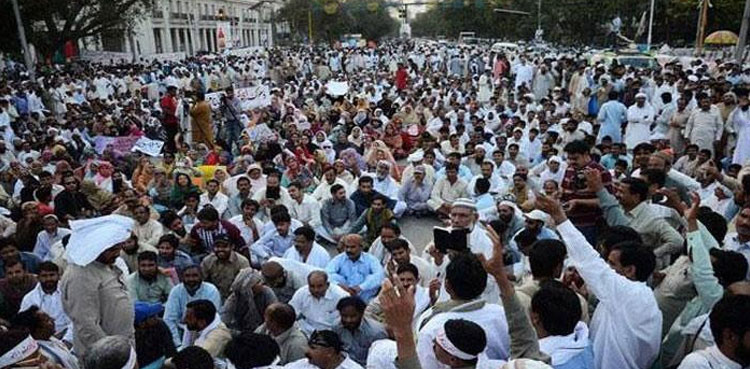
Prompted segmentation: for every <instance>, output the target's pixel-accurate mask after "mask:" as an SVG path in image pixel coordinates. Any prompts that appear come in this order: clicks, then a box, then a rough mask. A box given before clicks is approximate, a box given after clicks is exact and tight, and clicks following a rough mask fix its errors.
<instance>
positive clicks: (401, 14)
mask: <svg viewBox="0 0 750 369" xmlns="http://www.w3.org/2000/svg"><path fill="white" fill-rule="evenodd" d="M398 17H399V18H402V19H403V18H406V7H403V8H400V9H399V10H398Z"/></svg>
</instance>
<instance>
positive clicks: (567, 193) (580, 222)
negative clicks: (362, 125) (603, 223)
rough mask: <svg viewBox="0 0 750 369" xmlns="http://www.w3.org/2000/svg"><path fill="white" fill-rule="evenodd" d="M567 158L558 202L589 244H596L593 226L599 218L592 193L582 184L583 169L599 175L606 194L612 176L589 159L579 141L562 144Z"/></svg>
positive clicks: (589, 155)
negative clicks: (559, 201)
mask: <svg viewBox="0 0 750 369" xmlns="http://www.w3.org/2000/svg"><path fill="white" fill-rule="evenodd" d="M564 150H565V153H566V154H567V155H568V168H567V169H566V170H565V175H564V176H563V181H562V186H561V187H562V201H563V204H566V212H567V215H568V217H570V221H571V222H572V223H573V224H574V225H575V226H576V228H578V230H580V231H581V233H583V235H584V236H586V239H587V240H588V241H589V242H590V243H591V244H593V245H595V244H596V238H597V229H598V228H597V223H598V222H599V220H601V218H602V211H601V209H599V201H598V200H597V197H596V193H595V192H593V191H592V190H591V189H590V188H588V185H587V184H586V176H585V174H584V172H583V171H584V169H586V168H589V169H592V170H596V171H597V172H599V175H600V176H601V179H602V180H601V182H602V185H603V186H604V188H606V189H607V191H609V192H612V175H611V174H609V171H608V170H606V169H604V167H602V166H601V165H600V164H599V163H597V162H595V161H594V160H592V159H591V154H590V151H589V150H590V148H589V145H588V144H586V143H585V142H583V141H573V142H571V143H569V144H567V145H565V149H564Z"/></svg>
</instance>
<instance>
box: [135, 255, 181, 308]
mask: <svg viewBox="0 0 750 369" xmlns="http://www.w3.org/2000/svg"><path fill="white" fill-rule="evenodd" d="M156 259H157V258H156V253H155V252H153V251H144V252H142V253H140V254H138V271H136V272H135V273H132V274H130V275H129V276H128V278H127V279H126V280H125V282H126V283H127V284H128V292H130V299H131V300H132V301H133V302H136V301H143V302H148V303H160V304H163V303H164V302H166V301H167V297H168V296H169V292H170V291H171V290H172V281H171V280H170V279H169V277H167V276H166V275H164V274H162V273H161V272H159V268H157V265H156Z"/></svg>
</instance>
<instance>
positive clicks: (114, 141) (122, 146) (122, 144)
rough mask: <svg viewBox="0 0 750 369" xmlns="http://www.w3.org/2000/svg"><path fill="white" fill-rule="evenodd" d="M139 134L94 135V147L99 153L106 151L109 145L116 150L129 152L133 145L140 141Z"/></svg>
mask: <svg viewBox="0 0 750 369" xmlns="http://www.w3.org/2000/svg"><path fill="white" fill-rule="evenodd" d="M138 139H139V137H137V136H124V137H108V136H96V137H94V149H95V150H96V152H97V153H98V154H100V155H101V153H103V152H104V150H105V149H106V148H107V147H110V148H112V150H113V151H116V152H122V153H125V152H129V151H130V150H131V149H132V148H133V145H135V143H136V142H137V141H138Z"/></svg>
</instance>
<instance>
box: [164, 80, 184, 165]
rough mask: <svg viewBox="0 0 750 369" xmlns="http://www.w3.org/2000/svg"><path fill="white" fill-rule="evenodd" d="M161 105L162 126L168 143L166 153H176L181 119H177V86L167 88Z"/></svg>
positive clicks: (166, 143)
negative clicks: (176, 139)
mask: <svg viewBox="0 0 750 369" xmlns="http://www.w3.org/2000/svg"><path fill="white" fill-rule="evenodd" d="M159 105H160V106H161V111H162V120H161V124H162V127H164V131H165V133H166V134H167V142H165V146H166V151H167V152H175V151H176V148H177V143H176V142H175V138H176V136H177V133H179V130H180V125H179V119H177V86H176V85H169V86H167V93H166V94H164V97H162V98H161V101H160V103H159Z"/></svg>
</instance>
